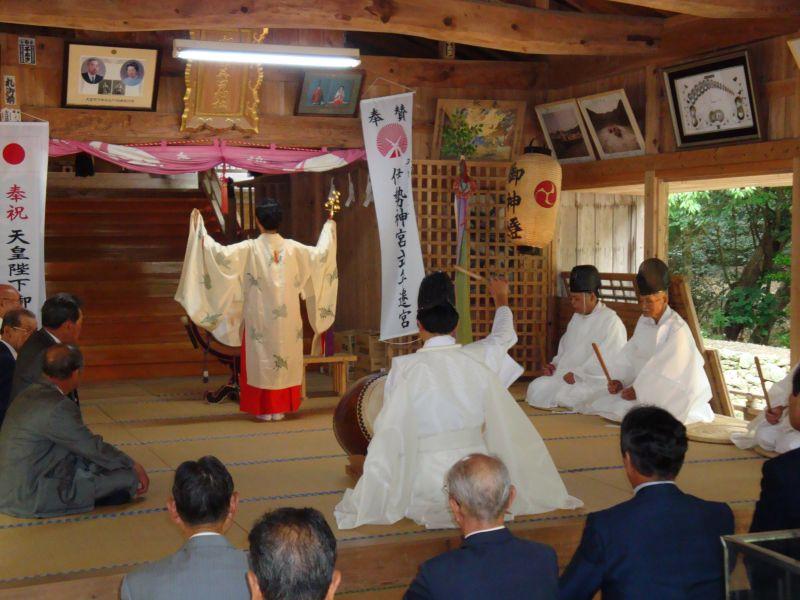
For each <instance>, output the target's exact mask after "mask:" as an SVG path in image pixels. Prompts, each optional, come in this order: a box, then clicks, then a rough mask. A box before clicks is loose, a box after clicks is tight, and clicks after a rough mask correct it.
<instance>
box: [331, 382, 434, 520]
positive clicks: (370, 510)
mask: <svg viewBox="0 0 800 600" xmlns="http://www.w3.org/2000/svg"><path fill="white" fill-rule="evenodd" d="M411 406H412V402H411V398H410V397H409V394H408V387H407V382H406V379H405V376H404V375H403V374H402V372H401V369H398V370H395V369H394V368H393V369H392V370H391V371H390V372H389V377H388V379H387V381H386V387H385V388H384V401H383V407H382V408H381V411H380V413H379V415H378V418H377V419H376V420H375V432H374V435H373V437H372V441H370V443H369V449H368V451H367V457H366V460H365V461H364V473H363V475H362V476H361V478H360V479H359V480H358V483H357V484H356V487H355V488H354V489H348V490H346V491H345V493H344V497H343V498H342V500H341V502H339V504H337V505H336V508H335V509H334V516H335V517H336V524H337V526H338V527H339V529H352V528H354V527H359V526H361V525H364V524H367V523H376V524H388V523H395V522H397V521H399V520H400V519H402V518H403V517H404V516H405V510H406V507H407V506H408V505H409V504H410V501H411V489H412V486H413V484H414V474H415V472H416V470H417V455H418V453H417V449H418V440H419V434H418V427H417V421H416V416H415V414H414V411H413V410H411Z"/></svg>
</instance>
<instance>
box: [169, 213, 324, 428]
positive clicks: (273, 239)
mask: <svg viewBox="0 0 800 600" xmlns="http://www.w3.org/2000/svg"><path fill="white" fill-rule="evenodd" d="M338 284H339V281H338V275H337V271H336V224H335V223H334V221H332V220H329V221H327V222H326V223H325V225H324V227H323V228H322V233H321V234H320V237H319V241H318V242H317V245H316V246H305V245H303V244H300V243H299V242H296V241H294V240H289V239H284V238H283V237H281V236H280V235H279V234H277V233H272V234H270V233H264V234H261V235H260V236H259V237H258V238H256V239H254V240H245V241H243V242H239V243H238V244H232V245H230V246H223V245H221V244H218V243H217V242H215V241H214V240H213V239H212V238H211V236H210V235H208V233H207V232H206V228H205V226H204V224H203V219H202V216H201V215H200V213H199V211H197V210H195V211H193V212H192V218H191V226H190V231H189V241H188V244H187V247H186V257H185V259H184V263H183V272H182V273H181V281H180V284H179V286H178V291H177V293H176V295H175V299H176V300H177V301H178V302H180V304H181V305H182V306H183V308H184V309H185V310H186V313H187V314H188V315H189V318H190V319H191V320H192V321H194V322H195V323H196V324H197V325H199V326H200V327H203V328H205V329H207V330H208V331H210V332H211V334H212V335H213V336H214V337H215V338H216V339H217V340H219V341H220V342H222V343H223V344H228V345H231V346H239V345H241V344H242V343H243V341H244V343H245V347H246V361H245V362H246V365H245V366H246V370H247V381H246V383H247V385H249V386H252V387H255V388H260V389H261V390H270V391H275V392H279V391H281V390H285V389H287V388H296V387H297V386H300V385H301V383H302V379H303V371H304V367H303V322H302V318H301V315H300V296H303V297H304V298H305V301H306V309H307V313H308V317H309V321H310V323H311V327H312V329H313V330H314V332H315V333H316V334H317V336H315V338H316V337H318V335H319V334H321V333H323V332H325V331H326V330H327V329H328V328H329V327H330V326H331V324H332V323H333V320H334V317H335V314H336V293H337V289H338ZM315 345H316V344H315ZM242 399H243V402H242V410H247V411H248V412H254V414H259V413H258V412H257V410H256V409H254V410H250V409H249V408H248V407H247V406H246V405H245V402H244V400H245V398H244V396H243V398H242ZM267 412H270V411H267ZM274 412H283V411H282V410H279V409H276V410H275V411H274Z"/></svg>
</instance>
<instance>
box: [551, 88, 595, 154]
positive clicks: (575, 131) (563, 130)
mask: <svg viewBox="0 0 800 600" xmlns="http://www.w3.org/2000/svg"><path fill="white" fill-rule="evenodd" d="M536 116H537V117H538V118H539V124H540V125H541V126H542V132H543V133H544V138H545V140H546V141H547V145H548V146H549V148H550V150H552V151H553V154H554V155H555V157H556V158H557V159H558V161H559V162H561V163H576V162H586V161H588V160H595V159H596V156H595V154H594V150H593V149H592V142H591V141H589V134H588V133H587V132H586V126H585V125H584V124H583V118H582V117H581V111H580V109H579V108H578V103H577V102H576V101H575V99H574V98H570V99H569V100H560V101H558V102H550V103H548V104H539V105H538V106H536Z"/></svg>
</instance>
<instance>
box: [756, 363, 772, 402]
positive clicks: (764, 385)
mask: <svg viewBox="0 0 800 600" xmlns="http://www.w3.org/2000/svg"><path fill="white" fill-rule="evenodd" d="M753 358H754V359H755V363H756V371H758V378H759V379H760V380H761V389H762V390H763V391H764V400H766V401H767V410H768V411H771V410H772V404H771V403H770V401H769V392H767V382H766V381H764V374H763V373H762V372H761V361H760V360H758V357H757V356H754V357H753Z"/></svg>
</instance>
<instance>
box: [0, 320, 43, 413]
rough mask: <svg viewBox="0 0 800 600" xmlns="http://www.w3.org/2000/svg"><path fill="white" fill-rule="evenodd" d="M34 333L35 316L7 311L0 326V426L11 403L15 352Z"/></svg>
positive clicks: (15, 360) (15, 361)
mask: <svg viewBox="0 0 800 600" xmlns="http://www.w3.org/2000/svg"><path fill="white" fill-rule="evenodd" d="M34 331H36V315H34V314H33V313H32V312H31V311H29V310H25V309H24V308H18V309H16V310H10V311H8V312H7V313H6V314H5V316H4V317H3V322H2V324H0V425H2V424H3V419H4V418H5V416H6V410H8V405H9V404H10V403H11V382H12V380H13V378H14V366H15V365H16V363H17V352H19V350H20V348H22V346H23V344H25V341H26V340H27V339H28V338H29V337H30V336H31V334H32V333H33V332H34Z"/></svg>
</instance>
